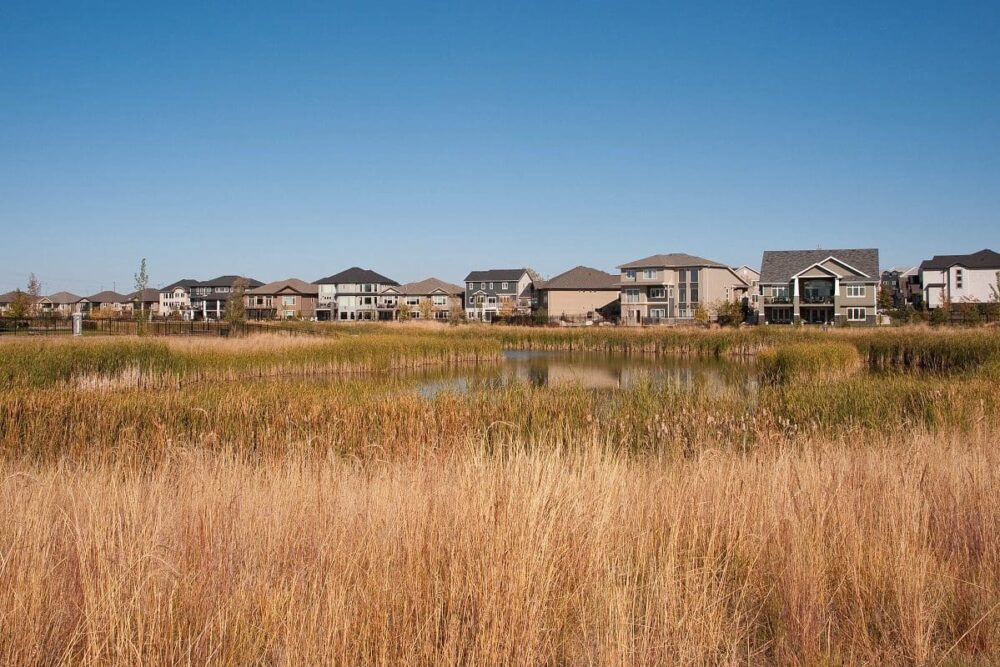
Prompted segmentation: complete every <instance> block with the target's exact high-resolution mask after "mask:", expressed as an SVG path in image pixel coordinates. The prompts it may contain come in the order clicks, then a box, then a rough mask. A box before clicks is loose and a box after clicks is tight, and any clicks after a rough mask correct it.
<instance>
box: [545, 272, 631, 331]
mask: <svg viewBox="0 0 1000 667" xmlns="http://www.w3.org/2000/svg"><path fill="white" fill-rule="evenodd" d="M535 291H536V292H537V293H538V307H539V308H544V309H545V312H546V313H547V314H548V318H549V321H550V322H576V323H581V324H582V323H587V322H600V321H602V320H616V319H618V317H619V316H620V314H621V309H620V303H619V301H618V296H619V291H618V276H616V275H612V274H610V273H607V272H605V271H601V270H600V269H594V268H591V267H589V266H577V267H575V268H572V269H570V270H569V271H566V272H564V273H560V274H559V275H558V276H555V277H554V278H551V279H550V280H546V281H544V282H542V283H541V284H540V285H536V286H535Z"/></svg>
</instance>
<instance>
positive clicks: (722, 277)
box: [618, 252, 750, 325]
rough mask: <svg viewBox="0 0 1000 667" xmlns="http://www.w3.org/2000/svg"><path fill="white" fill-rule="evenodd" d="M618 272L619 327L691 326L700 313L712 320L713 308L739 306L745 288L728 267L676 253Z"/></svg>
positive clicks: (640, 261) (641, 261) (629, 264)
mask: <svg viewBox="0 0 1000 667" xmlns="http://www.w3.org/2000/svg"><path fill="white" fill-rule="evenodd" d="M618 270H619V271H620V272H621V275H620V277H619V285H620V288H621V311H622V323H624V324H633V325H636V324H659V323H668V322H677V321H683V320H691V319H694V317H695V316H696V315H697V314H698V311H699V309H701V310H704V312H705V315H706V316H707V317H709V318H714V317H715V316H716V315H717V313H716V312H715V310H716V307H717V306H719V305H721V304H722V303H724V302H731V303H739V302H741V301H742V299H743V297H744V296H745V295H746V293H747V290H748V289H749V287H750V286H749V285H748V284H747V283H746V281H745V280H743V279H742V278H740V276H739V275H737V273H736V272H735V271H734V270H733V269H732V267H730V266H728V265H726V264H723V263H722V262H716V261H713V260H710V259H705V258H704V257H697V256H695V255H688V254H686V253H680V252H675V253H670V254H666V255H652V256H650V257H646V258H644V259H637V260H635V261H634V262H627V263H625V264H622V265H621V266H619V267H618Z"/></svg>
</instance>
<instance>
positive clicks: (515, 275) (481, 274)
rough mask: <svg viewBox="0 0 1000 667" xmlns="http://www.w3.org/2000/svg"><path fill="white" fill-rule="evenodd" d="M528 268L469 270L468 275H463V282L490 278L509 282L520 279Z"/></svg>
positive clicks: (481, 280)
mask: <svg viewBox="0 0 1000 667" xmlns="http://www.w3.org/2000/svg"><path fill="white" fill-rule="evenodd" d="M527 272H528V269H523V268H522V269H487V270H485V271H470V272H469V275H467V276H466V277H465V282H467V283H474V282H483V281H484V280H492V281H494V282H496V281H498V280H499V281H501V282H504V281H506V282H510V283H515V282H517V281H518V280H520V279H521V276H523V275H524V274H525V273H527Z"/></svg>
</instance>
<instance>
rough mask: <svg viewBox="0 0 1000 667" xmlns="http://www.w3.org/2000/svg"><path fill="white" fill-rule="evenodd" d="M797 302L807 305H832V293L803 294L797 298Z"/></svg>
mask: <svg viewBox="0 0 1000 667" xmlns="http://www.w3.org/2000/svg"><path fill="white" fill-rule="evenodd" d="M799 302H800V303H802V304H805V305H808V306H817V305H832V304H833V295H832V294H829V295H815V294H814V295H810V296H803V297H801V298H800V299H799Z"/></svg>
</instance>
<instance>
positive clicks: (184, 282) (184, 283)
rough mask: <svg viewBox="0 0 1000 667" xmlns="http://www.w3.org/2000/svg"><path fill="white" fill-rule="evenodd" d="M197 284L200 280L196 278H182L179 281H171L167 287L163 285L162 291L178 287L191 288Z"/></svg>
mask: <svg viewBox="0 0 1000 667" xmlns="http://www.w3.org/2000/svg"><path fill="white" fill-rule="evenodd" d="M197 284H198V281H197V280H195V279H194V278H182V279H180V280H178V281H177V282H174V283H170V284H169V285H167V286H166V287H161V288H160V291H161V292H172V291H173V290H174V289H176V288H178V287H187V288H191V287H194V286H195V285H197Z"/></svg>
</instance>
